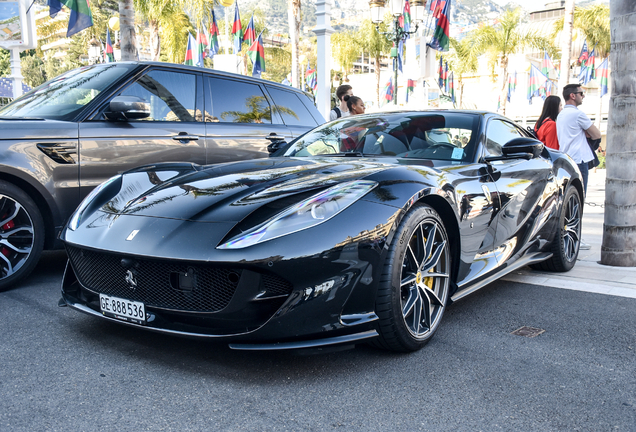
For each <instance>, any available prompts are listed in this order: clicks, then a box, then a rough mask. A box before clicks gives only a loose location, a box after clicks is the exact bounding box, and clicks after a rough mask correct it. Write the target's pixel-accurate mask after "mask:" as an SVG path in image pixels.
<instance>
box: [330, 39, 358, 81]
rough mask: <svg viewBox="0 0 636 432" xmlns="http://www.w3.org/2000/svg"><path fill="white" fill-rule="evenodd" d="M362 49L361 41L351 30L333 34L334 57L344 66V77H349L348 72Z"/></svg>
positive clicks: (332, 51)
mask: <svg viewBox="0 0 636 432" xmlns="http://www.w3.org/2000/svg"><path fill="white" fill-rule="evenodd" d="M360 49H361V47H360V43H359V42H358V40H357V37H356V35H355V34H354V33H353V32H351V31H347V32H344V33H334V34H333V35H332V36H331V53H332V58H333V59H334V60H335V61H336V62H337V63H338V64H339V65H340V67H341V68H342V72H343V74H344V78H347V74H348V73H349V71H351V69H353V62H355V61H356V60H357V59H358V55H359V54H360Z"/></svg>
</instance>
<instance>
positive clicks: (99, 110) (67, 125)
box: [0, 62, 324, 291]
mask: <svg viewBox="0 0 636 432" xmlns="http://www.w3.org/2000/svg"><path fill="white" fill-rule="evenodd" d="M323 122H324V119H323V118H322V116H321V115H320V113H319V112H318V110H317V109H316V107H315V106H314V104H313V101H312V100H311V99H310V97H309V96H308V95H307V94H306V93H303V92H301V91H299V90H296V89H294V88H291V87H288V86H283V85H280V84H276V83H273V82H270V81H265V80H260V79H254V78H250V77H245V76H241V75H234V74H229V73H223V72H219V71H213V70H209V69H202V68H194V67H188V66H181V65H175V64H166V63H150V62H118V63H107V64H100V65H94V66H86V67H82V68H79V69H76V70H73V71H70V72H68V73H65V74H63V75H61V76H59V77H57V78H55V79H53V80H51V81H48V82H46V83H44V84H43V85H41V86H40V87H37V88H35V89H33V90H32V91H30V92H29V93H27V94H25V95H24V96H22V97H21V98H19V99H17V100H15V101H14V102H13V103H11V104H10V105H7V106H6V107H4V108H2V109H0V291H1V290H3V289H6V288H8V287H10V286H11V285H13V284H15V283H16V282H17V281H19V280H21V279H23V278H24V277H26V276H27V275H28V274H29V273H30V272H31V270H32V269H33V267H34V266H35V264H36V263H37V261H38V259H39V257H40V255H41V253H42V250H43V249H45V248H46V249H53V248H56V247H58V246H60V244H59V242H58V241H57V236H58V232H59V231H60V229H61V228H62V226H63V225H64V222H65V221H66V219H67V218H68V216H69V215H70V214H71V212H72V211H73V210H74V209H75V208H76V207H77V205H78V204H79V203H80V201H81V200H82V199H83V198H84V197H85V196H86V195H87V194H88V193H89V192H90V191H91V189H93V188H94V187H95V186H97V185H98V184H100V183H102V182H103V181H105V180H106V179H108V178H109V177H111V176H113V175H115V174H118V173H121V172H122V171H125V170H128V169H130V168H133V167H136V166H139V165H144V164H152V163H158V162H169V161H188V162H192V163H196V164H201V165H204V164H213V163H220V162H230V161H235V160H241V159H252V158H262V157H267V155H268V153H267V147H268V144H270V143H274V144H277V141H281V140H285V141H288V142H289V141H290V140H291V139H292V138H295V137H297V136H299V135H301V134H302V133H304V132H306V131H308V130H309V129H312V128H313V127H315V126H316V125H318V124H321V123H323ZM275 147H276V145H274V146H271V147H270V150H272V149H273V148H275Z"/></svg>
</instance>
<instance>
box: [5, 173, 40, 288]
mask: <svg viewBox="0 0 636 432" xmlns="http://www.w3.org/2000/svg"><path fill="white" fill-rule="evenodd" d="M43 248H44V222H43V221H42V216H41V215H40V211H39V210H38V207H37V206H36V205H35V203H34V202H33V200H32V199H31V198H30V197H29V196H28V195H27V194H26V193H25V192H24V191H23V190H22V189H20V188H18V187H16V186H15V185H13V184H11V183H7V182H4V181H0V291H4V290H6V289H8V288H10V287H11V286H12V285H14V284H15V283H17V282H19V281H20V280H22V279H24V278H25V277H27V276H28V275H29V273H31V271H32V270H33V268H34V267H35V265H36V264H37V262H38V260H39V259H40V255H42V249H43Z"/></svg>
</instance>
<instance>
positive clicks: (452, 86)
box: [448, 71, 455, 105]
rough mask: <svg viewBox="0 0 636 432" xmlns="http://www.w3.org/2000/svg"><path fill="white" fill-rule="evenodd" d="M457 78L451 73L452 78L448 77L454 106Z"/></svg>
mask: <svg viewBox="0 0 636 432" xmlns="http://www.w3.org/2000/svg"><path fill="white" fill-rule="evenodd" d="M454 81H455V78H454V77H453V72H452V71H451V73H450V76H449V77H448V87H449V91H450V95H451V100H452V101H453V105H455V82H454Z"/></svg>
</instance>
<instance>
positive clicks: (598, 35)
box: [553, 4, 611, 128]
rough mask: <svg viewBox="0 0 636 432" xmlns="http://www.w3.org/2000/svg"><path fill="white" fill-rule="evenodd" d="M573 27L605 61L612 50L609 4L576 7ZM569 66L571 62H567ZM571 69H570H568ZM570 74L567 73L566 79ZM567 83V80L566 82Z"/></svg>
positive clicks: (560, 25) (559, 25)
mask: <svg viewBox="0 0 636 432" xmlns="http://www.w3.org/2000/svg"><path fill="white" fill-rule="evenodd" d="M563 21H564V20H563V18H561V19H559V20H558V21H556V22H555V23H554V32H553V35H554V36H556V35H557V34H558V33H559V32H561V31H562V30H563V26H564V24H563ZM573 27H574V28H575V29H576V30H577V31H579V32H580V33H582V34H583V35H584V36H585V38H586V40H587V43H588V46H589V47H590V49H591V48H592V47H594V49H595V52H596V55H597V57H599V58H600V59H601V61H603V60H604V59H605V57H607V56H608V55H609V52H610V45H611V41H610V39H611V38H610V9H609V6H607V5H602V4H597V5H592V6H589V7H586V8H575V9H574V19H573ZM567 65H568V68H569V67H570V63H567ZM567 70H569V69H567ZM567 77H569V75H566V79H567ZM565 84H567V82H565ZM601 107H602V100H601V98H599V101H598V108H597V111H596V122H595V123H596V127H599V128H600V126H601Z"/></svg>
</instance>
